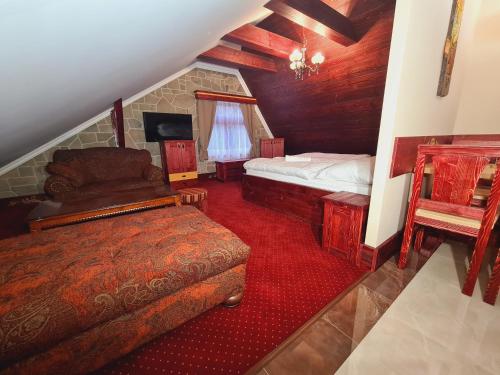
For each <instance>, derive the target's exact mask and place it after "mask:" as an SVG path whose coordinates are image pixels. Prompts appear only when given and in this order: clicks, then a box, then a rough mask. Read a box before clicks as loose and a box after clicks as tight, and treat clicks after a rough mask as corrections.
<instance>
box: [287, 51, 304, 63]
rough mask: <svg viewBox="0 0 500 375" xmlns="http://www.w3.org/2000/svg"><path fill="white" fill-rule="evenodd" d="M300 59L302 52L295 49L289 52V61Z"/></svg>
mask: <svg viewBox="0 0 500 375" xmlns="http://www.w3.org/2000/svg"><path fill="white" fill-rule="evenodd" d="M301 59H302V53H301V52H300V51H299V50H298V49H296V50H294V51H293V52H292V53H291V54H290V61H292V62H296V61H300V60H301Z"/></svg>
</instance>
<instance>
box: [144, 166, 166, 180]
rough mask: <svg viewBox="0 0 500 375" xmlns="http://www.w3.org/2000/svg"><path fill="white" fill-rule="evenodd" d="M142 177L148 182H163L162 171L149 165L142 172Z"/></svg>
mask: <svg viewBox="0 0 500 375" xmlns="http://www.w3.org/2000/svg"><path fill="white" fill-rule="evenodd" d="M142 175H143V177H144V178H145V179H146V180H148V181H150V182H156V181H158V182H159V181H163V171H162V169H161V168H160V167H157V166H156V165H153V164H149V165H148V166H147V167H146V168H145V169H144V172H143V174H142Z"/></svg>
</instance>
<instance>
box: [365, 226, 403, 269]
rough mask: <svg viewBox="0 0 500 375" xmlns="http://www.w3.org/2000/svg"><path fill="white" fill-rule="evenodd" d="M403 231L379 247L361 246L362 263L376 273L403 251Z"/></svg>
mask: <svg viewBox="0 0 500 375" xmlns="http://www.w3.org/2000/svg"><path fill="white" fill-rule="evenodd" d="M402 242H403V231H399V232H397V233H395V234H393V235H392V236H391V237H389V238H388V239H387V240H385V241H384V242H383V243H382V244H380V245H379V246H377V247H371V246H369V245H366V244H361V249H360V251H361V263H362V264H363V265H366V266H368V267H370V270H371V271H375V270H376V269H377V268H379V267H380V266H381V265H382V264H384V263H385V262H386V261H387V260H388V259H389V258H390V257H391V256H393V255H394V254H396V253H397V252H398V251H399V250H400V249H401V243H402Z"/></svg>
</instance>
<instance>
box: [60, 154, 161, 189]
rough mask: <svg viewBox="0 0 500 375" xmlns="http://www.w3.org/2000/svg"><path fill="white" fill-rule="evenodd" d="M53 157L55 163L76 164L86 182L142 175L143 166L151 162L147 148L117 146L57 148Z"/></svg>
mask: <svg viewBox="0 0 500 375" xmlns="http://www.w3.org/2000/svg"><path fill="white" fill-rule="evenodd" d="M53 159H54V162H56V163H57V162H65V163H70V164H71V165H72V166H77V168H78V169H80V170H79V172H80V173H81V174H82V175H83V176H84V180H85V183H86V184H87V183H92V182H99V181H111V180H117V179H122V178H136V177H143V172H144V170H145V168H146V167H147V166H148V165H150V164H151V162H152V159H151V154H150V153H149V151H147V150H136V149H132V148H118V147H93V148H85V149H77V150H57V151H56V152H54V156H53Z"/></svg>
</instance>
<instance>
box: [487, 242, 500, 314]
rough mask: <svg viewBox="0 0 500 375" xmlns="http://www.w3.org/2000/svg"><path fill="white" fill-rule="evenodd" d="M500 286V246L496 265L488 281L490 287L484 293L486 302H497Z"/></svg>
mask: <svg viewBox="0 0 500 375" xmlns="http://www.w3.org/2000/svg"><path fill="white" fill-rule="evenodd" d="M499 288H500V248H499V249H498V254H497V259H496V260H495V265H494V266H493V271H492V272H491V276H490V281H489V282H488V287H487V288H486V292H485V293H484V302H487V303H489V304H491V305H494V304H495V301H496V299H497V296H498V289H499Z"/></svg>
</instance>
